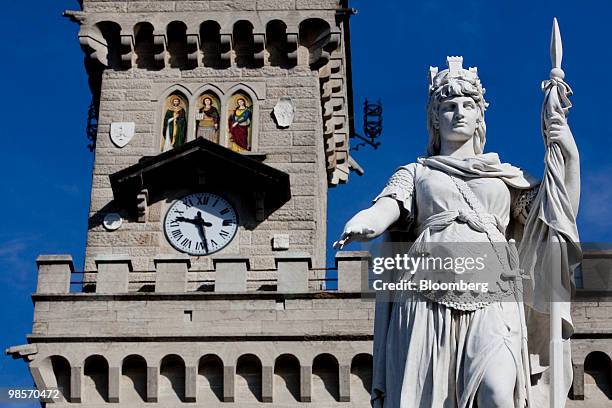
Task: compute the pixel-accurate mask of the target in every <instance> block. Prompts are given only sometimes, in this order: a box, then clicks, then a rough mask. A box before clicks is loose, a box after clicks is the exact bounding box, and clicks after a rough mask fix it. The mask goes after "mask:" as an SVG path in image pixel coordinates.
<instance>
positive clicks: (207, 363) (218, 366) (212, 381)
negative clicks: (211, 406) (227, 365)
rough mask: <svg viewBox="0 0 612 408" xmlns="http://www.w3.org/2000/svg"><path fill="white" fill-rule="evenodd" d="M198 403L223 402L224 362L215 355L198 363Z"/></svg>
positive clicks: (205, 357)
mask: <svg viewBox="0 0 612 408" xmlns="http://www.w3.org/2000/svg"><path fill="white" fill-rule="evenodd" d="M197 399H198V401H200V402H203V403H207V402H210V403H213V402H215V403H216V402H221V401H223V361H222V360H221V358H220V357H219V356H217V355H215V354H207V355H205V356H203V357H202V358H200V361H199V362H198V398H197Z"/></svg>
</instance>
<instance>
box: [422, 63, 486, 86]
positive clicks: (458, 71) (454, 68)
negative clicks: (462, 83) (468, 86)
mask: <svg viewBox="0 0 612 408" xmlns="http://www.w3.org/2000/svg"><path fill="white" fill-rule="evenodd" d="M446 64H447V65H448V69H445V70H443V71H441V72H438V67H429V94H430V95H431V94H432V93H433V92H435V91H436V89H438V88H439V87H440V86H441V85H443V84H444V83H447V82H448V81H449V80H450V79H451V78H461V79H464V80H467V81H468V82H472V83H474V84H476V83H477V84H480V80H479V79H478V68H476V67H470V68H468V69H464V68H463V57H459V56H457V57H452V56H451V57H446ZM482 93H483V94H484V88H482Z"/></svg>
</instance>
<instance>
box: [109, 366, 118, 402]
mask: <svg viewBox="0 0 612 408" xmlns="http://www.w3.org/2000/svg"><path fill="white" fill-rule="evenodd" d="M120 388H121V367H109V368H108V402H114V403H117V402H119V390H120Z"/></svg>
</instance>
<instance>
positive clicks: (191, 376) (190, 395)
mask: <svg viewBox="0 0 612 408" xmlns="http://www.w3.org/2000/svg"><path fill="white" fill-rule="evenodd" d="M197 395H198V367H185V402H196V398H197Z"/></svg>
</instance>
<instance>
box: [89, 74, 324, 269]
mask: <svg viewBox="0 0 612 408" xmlns="http://www.w3.org/2000/svg"><path fill="white" fill-rule="evenodd" d="M210 87H214V89H215V90H216V92H217V93H218V94H219V96H220V98H221V100H222V101H223V100H224V98H229V97H230V96H231V95H232V93H233V92H234V91H235V90H237V89H240V90H243V91H247V92H248V93H250V94H252V95H253V101H254V103H255V106H256V109H255V113H256V117H255V120H254V126H256V127H258V129H257V130H258V131H257V133H256V134H255V135H254V141H253V144H254V146H253V153H260V154H264V155H265V159H264V161H263V162H264V163H265V164H268V165H270V166H272V167H274V168H277V169H279V170H282V171H284V172H286V173H288V174H289V177H290V185H291V199H290V200H289V202H287V203H285V204H284V205H283V207H282V208H280V209H278V210H276V211H275V212H273V213H271V214H268V216H267V218H266V219H265V220H264V221H263V222H261V223H255V221H254V218H253V211H252V204H251V203H250V202H249V201H246V200H245V197H243V196H241V195H239V194H236V193H234V187H233V186H232V185H233V184H236V187H239V183H240V181H239V180H226V181H223V182H224V184H226V185H227V189H224V190H223V191H218V192H219V193H220V194H222V195H224V196H226V197H227V198H228V199H229V200H230V201H231V202H233V204H234V205H235V206H236V207H237V208H238V211H239V217H240V221H241V222H240V226H239V230H238V233H237V236H236V237H235V238H234V240H233V241H232V243H231V244H230V245H229V247H227V248H225V249H224V250H223V251H222V252H221V253H223V254H224V255H236V256H244V257H248V258H250V262H251V268H252V269H253V270H266V269H268V270H270V269H274V255H275V254H278V252H274V250H273V248H272V238H273V237H274V235H276V234H285V235H288V236H289V250H290V251H291V252H302V253H305V254H308V255H309V256H312V257H313V262H314V264H315V265H318V266H319V267H322V266H324V262H325V222H326V211H327V206H326V197H327V183H326V179H325V155H324V152H323V135H322V125H321V120H322V119H321V105H320V103H319V94H320V91H319V89H320V85H319V78H318V74H317V72H314V71H311V70H310V69H309V68H307V67H296V68H294V69H292V70H284V69H281V68H277V67H265V68H261V69H241V68H232V69H228V70H215V69H212V68H198V69H195V70H192V71H180V70H178V69H166V70H163V71H159V72H154V71H145V70H129V71H110V70H106V71H104V76H103V81H102V92H101V101H100V117H99V127H98V140H97V148H96V159H95V165H94V173H93V183H92V193H91V206H90V213H89V215H90V222H89V231H88V239H87V253H86V261H85V270H86V271H93V270H95V258H96V257H97V256H100V255H108V254H114V255H127V256H129V257H130V259H131V260H132V265H133V268H134V270H135V271H152V270H154V269H155V268H154V265H153V258H154V257H155V256H156V255H160V254H176V253H177V252H176V250H175V249H173V248H172V247H171V246H170V244H169V243H168V242H167V240H166V238H165V236H164V232H163V226H162V224H163V219H164V216H165V213H166V210H167V208H168V207H169V206H170V204H171V203H172V201H173V200H174V199H175V198H177V197H180V196H181V195H183V194H188V193H191V192H192V191H181V190H177V191H169V192H168V194H167V196H166V197H164V199H162V200H159V201H157V202H152V203H150V208H149V214H148V219H147V220H146V222H144V223H143V222H137V220H136V219H134V217H130V216H129V213H128V210H127V209H125V208H117V207H116V206H114V205H113V202H112V201H113V192H112V190H111V185H110V180H109V175H110V174H113V173H115V172H117V171H119V170H122V169H124V168H126V167H128V166H129V165H132V164H135V163H137V162H138V161H139V160H140V159H141V158H142V157H143V156H154V155H156V154H159V152H160V143H161V119H160V116H161V115H162V106H163V103H164V100H165V98H166V96H167V95H169V94H170V93H172V92H173V91H180V92H182V93H183V94H184V95H185V96H186V97H187V98H188V99H189V101H190V102H193V105H192V106H195V101H196V100H197V98H198V96H199V95H200V94H201V93H202V92H203V90H204V89H209V88H210ZM282 96H289V97H291V98H292V100H293V101H294V103H295V106H296V116H295V120H294V123H293V124H292V126H290V127H289V128H288V129H279V128H278V127H277V126H276V124H275V123H274V121H273V119H272V116H271V112H272V109H273V107H274V105H275V104H276V102H278V100H279V98H280V97H282ZM225 106H226V105H223V107H225ZM194 110H195V108H194V109H192V111H194ZM190 117H193V114H192V112H190ZM112 122H135V123H136V131H135V135H134V138H133V139H132V141H131V142H130V143H129V144H128V145H127V146H125V147H123V148H118V147H116V146H115V145H114V144H113V143H112V141H111V139H110V136H109V133H110V125H111V123H112ZM189 123H190V127H191V129H190V132H189V137H188V140H191V139H192V138H193V137H194V133H195V119H194V120H191V121H190V122H189ZM215 177H218V178H221V179H222V178H223V171H222V169H219V173H218V174H217V175H215ZM203 190H206V186H203ZM248 198H250V197H247V199H248ZM114 211H118V212H120V213H121V214H122V215H123V216H124V218H125V222H124V223H123V225H122V226H121V228H120V229H118V230H116V231H107V230H106V229H105V228H104V227H103V225H102V220H103V218H104V216H105V215H106V214H107V213H108V212H114ZM191 261H192V265H193V266H192V269H193V270H201V271H207V270H209V271H210V270H212V268H213V265H212V259H211V257H200V258H193V259H192V260H191Z"/></svg>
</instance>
